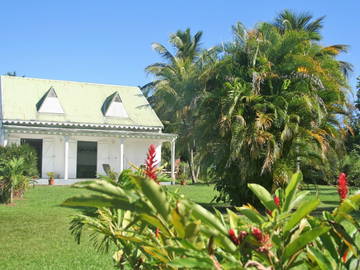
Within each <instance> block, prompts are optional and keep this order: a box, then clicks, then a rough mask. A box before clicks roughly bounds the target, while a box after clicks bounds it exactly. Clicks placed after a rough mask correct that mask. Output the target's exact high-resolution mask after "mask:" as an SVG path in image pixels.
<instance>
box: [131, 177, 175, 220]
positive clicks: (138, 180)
mask: <svg viewBox="0 0 360 270" xmlns="http://www.w3.org/2000/svg"><path fill="white" fill-rule="evenodd" d="M132 179H133V180H134V181H135V184H137V185H138V186H139V187H140V189H141V190H142V192H143V193H144V195H145V196H146V198H148V199H149V201H150V202H151V204H152V205H153V207H154V208H155V209H156V210H157V211H158V212H159V214H160V215H161V216H162V217H163V218H164V219H165V220H169V216H170V209H169V208H170V206H169V202H168V199H167V198H166V193H165V191H164V190H163V189H162V187H161V186H160V185H159V184H157V183H155V182H154V181H153V180H150V179H147V178H145V177H141V176H138V175H133V176H132Z"/></svg>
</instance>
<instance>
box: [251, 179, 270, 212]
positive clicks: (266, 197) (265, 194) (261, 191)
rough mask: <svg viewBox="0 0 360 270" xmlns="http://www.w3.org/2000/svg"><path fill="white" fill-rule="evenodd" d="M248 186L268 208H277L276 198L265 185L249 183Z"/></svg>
mask: <svg viewBox="0 0 360 270" xmlns="http://www.w3.org/2000/svg"><path fill="white" fill-rule="evenodd" d="M248 187H249V189H250V190H251V191H252V192H254V194H255V196H256V197H257V198H258V199H259V200H260V202H261V203H262V204H263V205H264V206H265V207H266V209H268V210H270V211H273V210H274V209H275V208H277V207H276V204H275V202H274V198H273V197H272V196H271V194H270V193H269V191H267V190H266V189H265V188H264V187H263V186H260V185H258V184H248Z"/></svg>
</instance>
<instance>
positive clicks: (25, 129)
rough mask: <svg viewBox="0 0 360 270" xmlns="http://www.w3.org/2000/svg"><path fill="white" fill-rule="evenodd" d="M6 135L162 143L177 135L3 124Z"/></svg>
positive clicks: (171, 139) (173, 138)
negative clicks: (121, 139)
mask: <svg viewBox="0 0 360 270" xmlns="http://www.w3.org/2000/svg"><path fill="white" fill-rule="evenodd" d="M3 127H4V133H5V134H9V133H17V134H18V133H20V134H21V133H23V134H47V135H63V136H74V135H75V136H76V135H77V136H99V137H116V138H140V139H142V138H143V139H157V140H161V141H174V140H175V139H176V138H177V135H176V134H171V133H162V132H151V131H132V130H109V129H91V128H85V127H84V128H76V127H72V128H66V127H56V126H55V127H34V126H24V125H14V124H11V125H9V124H3Z"/></svg>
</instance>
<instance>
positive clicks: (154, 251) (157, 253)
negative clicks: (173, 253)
mask: <svg viewBox="0 0 360 270" xmlns="http://www.w3.org/2000/svg"><path fill="white" fill-rule="evenodd" d="M142 249H143V250H144V251H145V252H146V253H148V254H150V255H152V256H154V257H155V258H157V259H159V260H160V261H162V262H164V263H168V262H169V260H168V258H167V257H168V254H167V252H166V250H164V249H160V248H155V247H150V246H142Z"/></svg>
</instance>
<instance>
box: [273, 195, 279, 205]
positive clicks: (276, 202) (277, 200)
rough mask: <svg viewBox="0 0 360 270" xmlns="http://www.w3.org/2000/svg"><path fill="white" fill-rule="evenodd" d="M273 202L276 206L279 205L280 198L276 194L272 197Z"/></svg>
mask: <svg viewBox="0 0 360 270" xmlns="http://www.w3.org/2000/svg"><path fill="white" fill-rule="evenodd" d="M274 203H275V204H276V206H277V207H280V198H279V197H278V196H275V197H274Z"/></svg>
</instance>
